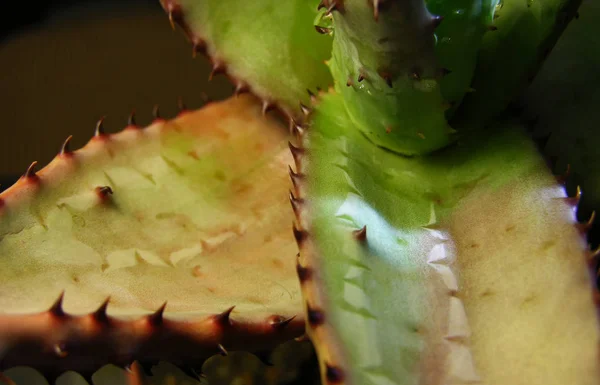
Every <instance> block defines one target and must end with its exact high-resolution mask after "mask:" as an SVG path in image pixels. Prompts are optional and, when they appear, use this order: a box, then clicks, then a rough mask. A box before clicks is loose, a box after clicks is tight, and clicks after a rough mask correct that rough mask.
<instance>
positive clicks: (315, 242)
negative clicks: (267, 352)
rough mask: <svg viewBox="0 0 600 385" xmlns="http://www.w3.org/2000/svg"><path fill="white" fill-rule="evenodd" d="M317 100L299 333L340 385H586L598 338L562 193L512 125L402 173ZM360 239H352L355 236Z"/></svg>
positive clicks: (592, 376)
mask: <svg viewBox="0 0 600 385" xmlns="http://www.w3.org/2000/svg"><path fill="white" fill-rule="evenodd" d="M340 111H343V101H342V100H341V97H340V96H339V95H337V94H329V95H326V96H325V97H324V98H323V99H322V100H321V102H320V104H319V105H318V106H317V108H316V110H315V111H314V116H313V121H312V125H311V127H310V128H309V129H308V130H307V131H306V133H305V134H304V135H303V144H304V152H303V154H304V155H303V156H302V157H300V158H299V160H300V161H299V165H298V166H299V169H298V172H299V173H300V175H303V180H304V181H305V182H304V183H303V184H301V185H300V187H299V188H298V190H297V191H296V194H297V198H298V199H301V202H303V204H302V206H301V207H302V209H301V210H299V214H298V217H299V220H298V225H297V231H296V234H297V239H298V242H299V245H300V248H301V256H300V260H299V264H300V271H301V272H302V274H301V276H302V277H303V278H304V279H302V280H301V282H302V290H303V294H304V298H305V300H306V309H307V320H308V325H309V326H308V333H309V335H310V336H311V339H312V340H313V342H314V343H315V346H316V349H317V352H318V355H319V359H320V362H321V369H322V373H323V378H324V379H329V380H330V381H331V382H334V381H333V380H335V379H339V378H341V377H344V378H345V382H344V383H347V384H415V383H478V381H481V382H483V383H489V384H533V383H544V384H556V385H561V384H566V383H568V384H589V385H591V384H595V383H596V382H597V379H598V378H599V377H598V376H599V374H600V365H599V361H598V341H599V337H600V335H599V330H598V320H597V314H596V308H595V306H594V303H593V301H592V290H593V289H592V284H591V281H590V279H589V275H588V273H589V272H588V270H587V263H586V258H587V253H586V247H585V242H584V240H583V239H582V237H581V236H580V235H579V232H578V231H577V229H576V227H575V226H574V224H575V223H576V222H575V219H574V216H573V211H572V208H571V206H570V205H569V203H568V200H567V199H566V196H565V192H564V189H563V188H562V187H561V186H559V185H557V183H556V181H555V179H554V178H553V176H552V175H550V173H549V172H548V170H547V168H546V165H545V163H544V161H543V160H542V159H541V157H540V155H539V154H538V153H537V151H536V149H535V147H534V146H533V145H532V143H531V142H530V140H529V139H528V138H527V136H526V135H524V133H523V132H522V131H521V128H520V127H519V126H518V125H515V124H513V123H510V122H507V123H501V124H500V123H498V124H496V125H495V126H494V127H491V128H490V129H489V130H488V131H487V132H485V133H479V134H477V135H471V136H469V137H465V138H463V139H462V140H460V141H459V142H458V143H457V144H456V146H454V147H452V148H448V149H445V150H443V151H440V152H438V153H436V154H433V155H429V156H423V157H418V158H405V157H401V156H398V155H397V154H394V153H391V152H389V151H385V150H384V149H381V148H379V147H376V146H373V144H372V143H371V142H369V140H367V139H366V138H365V137H364V136H362V135H360V134H359V133H358V132H357V130H355V129H354V128H353V127H352V122H351V120H350V119H349V118H348V117H347V116H346V115H345V114H343V113H341V112H340ZM363 231H364V232H363Z"/></svg>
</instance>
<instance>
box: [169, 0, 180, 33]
mask: <svg viewBox="0 0 600 385" xmlns="http://www.w3.org/2000/svg"><path fill="white" fill-rule="evenodd" d="M167 12H168V14H169V23H171V28H173V30H175V22H178V23H179V22H181V19H182V14H181V7H180V6H179V4H174V3H172V2H170V3H169V6H168V9H167Z"/></svg>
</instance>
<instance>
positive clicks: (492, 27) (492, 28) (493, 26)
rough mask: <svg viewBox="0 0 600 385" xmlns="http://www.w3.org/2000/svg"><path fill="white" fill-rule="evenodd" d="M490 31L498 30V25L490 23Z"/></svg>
mask: <svg viewBox="0 0 600 385" xmlns="http://www.w3.org/2000/svg"><path fill="white" fill-rule="evenodd" d="M487 29H488V31H497V30H498V27H496V26H495V25H490V26H488V27H487Z"/></svg>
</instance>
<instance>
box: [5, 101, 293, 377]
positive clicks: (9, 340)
mask: <svg viewBox="0 0 600 385" xmlns="http://www.w3.org/2000/svg"><path fill="white" fill-rule="evenodd" d="M66 147H67V146H65V148H64V149H63V151H62V152H61V154H59V155H58V156H57V157H56V158H55V159H54V161H53V162H52V163H51V164H50V165H48V166H47V167H45V168H44V169H43V170H41V171H40V172H38V173H37V174H36V173H35V172H34V171H33V168H32V169H30V170H28V172H27V173H26V174H25V175H24V176H23V177H22V178H21V179H20V180H19V181H18V182H17V183H16V184H15V185H14V186H13V187H11V188H10V189H8V190H6V191H5V192H4V193H2V194H1V195H0V263H1V265H0V266H1V269H0V309H1V314H0V326H1V327H0V347H1V350H0V353H1V356H2V359H1V360H0V363H1V364H2V367H10V366H13V365H20V364H27V365H31V366H34V367H37V368H40V369H42V370H43V371H44V372H46V373H50V372H58V373H60V372H62V370H65V369H74V370H78V371H86V372H87V371H90V370H95V369H97V368H99V367H100V366H101V365H103V364H105V363H109V362H110V363H115V364H120V365H126V364H129V363H131V362H132V361H133V360H135V359H138V360H142V361H143V360H148V361H154V360H166V361H170V362H172V363H174V364H183V363H188V362H195V363H196V364H198V363H201V362H202V359H203V358H206V357H208V356H210V355H213V354H216V353H218V352H219V351H220V350H222V349H221V347H224V348H225V349H234V350H235V349H245V350H250V351H257V350H264V349H269V348H272V347H274V346H276V345H277V344H278V343H279V342H282V341H286V340H288V339H290V338H292V337H295V336H297V335H299V334H301V333H302V330H303V328H302V325H303V321H302V314H298V308H299V306H300V291H299V286H298V283H297V279H296V276H295V272H294V263H295V262H294V258H293V256H294V255H295V254H296V252H297V249H296V246H295V244H294V242H293V238H291V231H290V223H291V219H292V217H291V214H290V212H289V206H288V203H287V199H286V196H287V194H286V191H287V189H288V183H289V182H288V181H287V180H286V179H287V174H286V167H287V164H288V163H289V160H290V157H289V154H288V151H289V150H288V149H287V134H286V130H285V128H282V126H281V125H280V124H278V123H277V122H275V121H273V120H268V119H265V118H263V117H262V116H261V106H260V104H259V103H258V102H257V100H256V99H254V98H250V97H243V98H242V97H240V98H234V99H231V100H229V101H225V102H220V103H215V104H211V105H209V106H207V107H205V108H203V109H201V110H199V111H197V112H184V113H182V114H181V115H180V116H178V117H177V118H176V119H174V120H172V121H164V120H157V121H155V122H154V123H153V124H152V125H150V126H149V127H147V128H145V129H140V128H138V127H135V126H128V127H127V128H126V129H125V130H123V131H122V132H120V133H118V134H115V135H104V134H101V133H98V134H97V135H96V136H95V137H94V138H93V139H92V140H91V141H90V142H89V143H88V144H87V145H86V146H85V147H84V148H83V149H81V150H78V151H75V152H70V151H68V149H67V148H66ZM61 293H64V297H63V296H61ZM57 299H58V301H57ZM53 303H54V305H53V306H52V304H53ZM165 303H166V307H164V306H163V304H165ZM51 306H52V308H51ZM233 306H235V308H232V307H233ZM49 308H50V310H49V311H47V310H48V309H49ZM294 316H295V317H296V318H291V317H294ZM198 360H200V361H198Z"/></svg>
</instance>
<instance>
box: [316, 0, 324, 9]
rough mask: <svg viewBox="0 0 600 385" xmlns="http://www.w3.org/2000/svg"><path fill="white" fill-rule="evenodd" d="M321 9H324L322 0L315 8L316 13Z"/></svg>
mask: <svg viewBox="0 0 600 385" xmlns="http://www.w3.org/2000/svg"><path fill="white" fill-rule="evenodd" d="M322 8H326V7H325V2H324V0H321V1H320V2H319V5H318V6H317V11H318V10H320V9H322Z"/></svg>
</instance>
